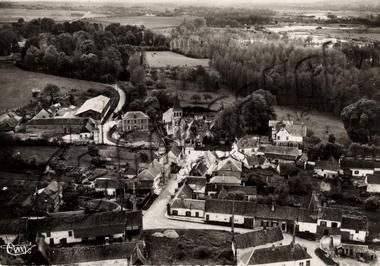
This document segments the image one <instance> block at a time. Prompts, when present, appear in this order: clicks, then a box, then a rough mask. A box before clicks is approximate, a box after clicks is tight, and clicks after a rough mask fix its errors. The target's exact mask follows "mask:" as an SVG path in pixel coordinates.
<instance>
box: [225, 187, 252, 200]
mask: <svg viewBox="0 0 380 266" xmlns="http://www.w3.org/2000/svg"><path fill="white" fill-rule="evenodd" d="M229 192H242V193H244V195H257V189H256V187H253V186H223V187H222V188H221V189H220V190H219V193H218V198H219V199H224V198H226V197H227V195H228V193H229Z"/></svg>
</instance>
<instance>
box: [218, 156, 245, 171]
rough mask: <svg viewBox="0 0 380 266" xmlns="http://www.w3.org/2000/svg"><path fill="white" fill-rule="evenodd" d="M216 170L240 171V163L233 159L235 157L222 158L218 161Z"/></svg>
mask: <svg viewBox="0 0 380 266" xmlns="http://www.w3.org/2000/svg"><path fill="white" fill-rule="evenodd" d="M216 171H236V172H241V171H242V163H241V162H239V161H237V160H235V159H232V158H227V159H224V160H222V161H220V162H219V163H218V166H217V168H216Z"/></svg>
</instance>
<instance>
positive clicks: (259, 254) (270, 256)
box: [248, 244, 311, 265]
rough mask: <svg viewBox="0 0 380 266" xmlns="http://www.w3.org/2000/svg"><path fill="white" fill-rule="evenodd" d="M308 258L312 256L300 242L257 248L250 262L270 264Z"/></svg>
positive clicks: (252, 263) (253, 263)
mask: <svg viewBox="0 0 380 266" xmlns="http://www.w3.org/2000/svg"><path fill="white" fill-rule="evenodd" d="M306 259H311V256H310V255H309V254H308V253H307V251H306V250H305V248H303V247H302V246H301V245H299V244H293V245H292V244H290V245H286V246H276V247H270V248H261V249H256V250H255V251H254V252H253V254H252V256H251V259H250V260H249V263H248V264H250V265H257V264H270V263H276V262H286V261H298V260H306Z"/></svg>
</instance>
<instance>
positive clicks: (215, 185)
mask: <svg viewBox="0 0 380 266" xmlns="http://www.w3.org/2000/svg"><path fill="white" fill-rule="evenodd" d="M240 185H241V180H240V179H239V178H237V177H236V176H214V177H212V178H211V179H210V181H209V182H208V183H207V184H206V192H207V194H208V195H213V194H216V193H217V192H218V191H219V190H220V189H221V188H222V187H227V186H240Z"/></svg>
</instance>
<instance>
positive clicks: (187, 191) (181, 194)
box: [175, 183, 195, 199]
mask: <svg viewBox="0 0 380 266" xmlns="http://www.w3.org/2000/svg"><path fill="white" fill-rule="evenodd" d="M194 196H195V195H194V192H193V190H192V189H191V187H190V186H189V185H188V184H187V183H184V184H183V185H182V186H181V187H180V188H179V189H178V191H177V192H176V193H175V197H176V198H180V199H192V198H193V197H194Z"/></svg>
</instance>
